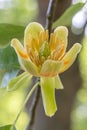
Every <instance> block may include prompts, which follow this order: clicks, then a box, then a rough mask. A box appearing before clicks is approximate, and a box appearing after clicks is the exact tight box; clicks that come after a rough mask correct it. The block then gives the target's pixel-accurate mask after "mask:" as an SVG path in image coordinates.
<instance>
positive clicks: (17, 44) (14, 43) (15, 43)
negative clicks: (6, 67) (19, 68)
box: [11, 39, 28, 59]
mask: <svg viewBox="0 0 87 130" xmlns="http://www.w3.org/2000/svg"><path fill="white" fill-rule="evenodd" d="M11 46H12V47H13V48H14V49H15V51H16V53H17V54H18V55H20V56H21V57H22V58H24V59H28V54H27V53H26V51H25V49H24V48H23V46H22V44H21V43H20V41H19V40H17V39H12V41H11Z"/></svg>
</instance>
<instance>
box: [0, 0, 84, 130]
mask: <svg viewBox="0 0 87 130" xmlns="http://www.w3.org/2000/svg"><path fill="white" fill-rule="evenodd" d="M78 2H83V3H84V2H86V0H58V1H57V6H56V13H55V18H54V20H56V19H58V18H59V17H60V16H61V15H62V14H63V13H64V11H65V10H66V9H67V8H68V7H70V6H71V5H72V4H76V3H78ZM48 3H49V0H0V23H10V24H14V25H21V26H26V25H27V24H28V23H29V22H32V21H38V22H40V23H41V24H43V26H45V23H46V11H47V7H48ZM66 19H67V18H66ZM68 29H69V48H70V47H71V46H72V45H73V44H74V43H75V42H80V43H81V44H82V50H81V53H80V54H79V56H78V58H77V60H76V61H75V63H74V64H73V66H72V67H71V68H70V69H69V70H67V71H66V72H64V73H63V74H61V75H60V76H61V80H62V82H63V85H64V90H56V100H57V104H58V111H57V113H56V114H55V115H54V116H53V117H52V118H48V117H46V116H45V113H44V110H43V104H42V98H41V97H40V100H39V104H38V107H37V111H36V118H35V124H34V130H48V129H50V130H87V36H86V35H85V34H84V28H83V31H82V32H81V33H80V34H79V35H76V34H74V33H73V32H72V30H71V25H70V26H68ZM5 50H6V52H5ZM11 51H12V48H10V49H9V48H8V49H7V48H3V49H2V48H0V86H6V85H7V83H8V82H9V80H10V79H11V78H12V77H13V76H15V75H16V74H17V73H18V68H17V67H16V69H13V66H12V65H11V66H10V67H8V70H7V69H6V67H7V64H10V59H9V55H11V54H12V53H13V51H12V52H11ZM3 52H4V53H3ZM2 56H3V57H4V58H5V62H4V66H3V65H2V64H1V63H2V62H1V61H2V59H3V57H2ZM15 57H16V56H15ZM15 59H16V58H15ZM15 59H12V57H11V61H14V64H15V62H17V61H15ZM5 63H6V66H5ZM18 66H19V65H18ZM27 90H28V87H24V88H23V87H21V88H19V89H18V90H17V91H13V92H9V93H8V92H6V91H5V88H3V89H2V90H0V125H4V124H11V123H13V121H14V119H15V117H16V115H17V113H18V111H19V110H20V108H21V105H22V102H23V101H24V98H25V95H26V91H27ZM32 98H33V97H32ZM30 106H31V103H27V105H26V107H25V109H24V111H23V112H22V114H21V116H20V118H19V120H18V122H17V128H18V130H25V129H26V125H27V123H28V122H29V108H30Z"/></svg>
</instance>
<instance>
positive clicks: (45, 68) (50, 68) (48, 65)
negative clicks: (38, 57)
mask: <svg viewBox="0 0 87 130" xmlns="http://www.w3.org/2000/svg"><path fill="white" fill-rule="evenodd" d="M61 66H62V62H60V61H53V60H47V61H45V62H44V64H43V65H42V68H41V72H40V75H41V76H44V77H54V76H56V75H57V73H58V71H59V70H60V67H61Z"/></svg>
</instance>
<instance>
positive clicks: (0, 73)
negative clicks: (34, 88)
mask: <svg viewBox="0 0 87 130" xmlns="http://www.w3.org/2000/svg"><path fill="white" fill-rule="evenodd" d="M37 14H38V4H37V1H36V0H0V23H1V24H2V23H9V24H11V26H13V25H12V24H14V25H17V26H18V25H21V26H25V25H27V24H28V23H29V22H30V21H33V20H34V19H36V17H37ZM1 26H2V25H1ZM11 26H10V27H11ZM17 26H13V29H14V31H13V29H11V28H9V25H3V26H2V29H6V28H7V32H3V34H1V33H2V30H1V31H0V34H1V35H2V37H4V35H7V39H6V40H7V42H9V44H10V41H9V38H10V39H11V38H13V37H16V36H15V35H17V34H18V35H19V36H18V37H19V38H20V39H21V40H23V35H24V34H23V33H24V27H22V28H21V27H19V26H18V27H17ZM8 28H9V34H8ZM18 28H19V31H18ZM6 33H7V34H6ZM9 35H10V37H9ZM1 39H2V40H0V43H1V46H0V86H1V87H3V88H2V89H1V90H0V125H6V124H12V123H13V122H14V120H15V118H16V116H17V114H18V112H19V111H20V109H21V106H22V103H23V101H24V99H25V96H26V93H27V91H28V88H26V87H25V88H23V87H21V88H19V89H17V91H13V92H6V89H5V86H6V85H7V84H8V82H9V80H10V79H12V77H15V76H16V75H17V73H18V72H19V70H20V66H19V63H18V60H17V56H16V54H15V52H14V50H13V48H11V47H10V45H9V46H8V45H7V47H6V46H5V47H4V48H3V47H2V41H3V38H1ZM3 44H4V43H3ZM22 119H23V120H22ZM28 121H29V115H28V114H27V110H26V109H24V111H23V112H22V114H21V116H20V118H19V120H18V122H17V126H16V127H17V128H18V130H25V128H26V126H27V124H28Z"/></svg>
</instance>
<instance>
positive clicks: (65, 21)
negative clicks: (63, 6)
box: [53, 3, 84, 28]
mask: <svg viewBox="0 0 87 130" xmlns="http://www.w3.org/2000/svg"><path fill="white" fill-rule="evenodd" d="M83 5H84V4H83V3H77V4H75V5H72V6H70V7H69V8H68V9H67V10H66V11H65V12H64V14H63V15H62V16H61V17H60V18H59V19H58V20H56V21H55V22H54V23H53V28H55V27H57V26H60V25H64V26H69V25H71V21H72V17H73V16H74V15H75V13H77V12H78V11H79V10H80V9H81V8H82V7H83Z"/></svg>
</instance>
